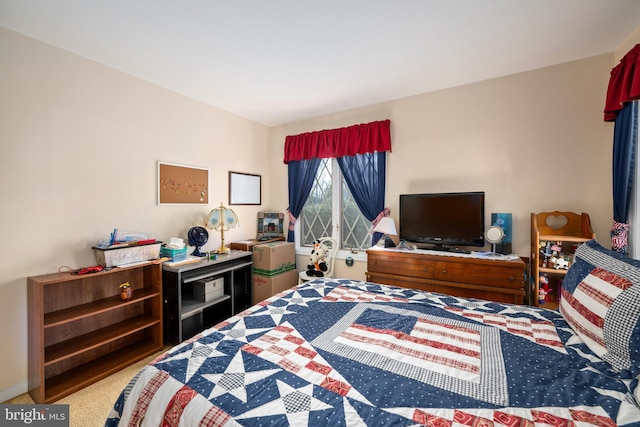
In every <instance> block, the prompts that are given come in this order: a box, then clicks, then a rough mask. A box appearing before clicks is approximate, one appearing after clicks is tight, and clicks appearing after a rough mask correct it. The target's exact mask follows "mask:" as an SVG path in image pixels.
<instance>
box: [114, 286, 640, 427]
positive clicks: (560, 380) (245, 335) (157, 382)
mask: <svg viewBox="0 0 640 427" xmlns="http://www.w3.org/2000/svg"><path fill="white" fill-rule="evenodd" d="M631 389H632V381H629V380H627V379H625V378H622V377H618V376H617V374H616V371H615V370H614V369H612V368H611V366H610V365H609V364H608V362H606V361H604V360H602V359H601V358H599V357H598V356H597V355H595V354H594V353H593V352H591V350H590V349H589V347H588V346H587V345H585V343H584V342H583V341H582V340H581V339H580V338H579V336H578V335H577V334H575V333H574V332H573V330H572V329H571V328H570V327H569V325H568V324H567V323H566V321H565V320H564V319H563V317H562V316H561V315H560V313H558V312H555V311H551V310H545V309H541V308H535V307H526V306H515V305H509V304H501V303H494V302H489V301H481V300H473V299H466V298H458V297H452V296H447V295H442V294H435V293H429V292H423V291H419V290H413V289H404V288H399V287H392V286H386V285H380V284H375V283H368V282H362V281H355V280H347V279H317V280H314V281H311V282H307V283H304V284H302V285H299V286H296V287H294V288H292V289H290V290H288V291H285V292H282V293H280V294H278V295H276V296H274V297H271V298H269V299H267V300H265V301H263V302H261V303H260V304H257V305H255V306H253V307H251V308H250V309H248V310H246V311H244V312H243V313H240V314H238V315H236V316H233V317H231V318H229V319H227V320H225V321H224V322H222V323H220V324H218V325H216V326H214V327H212V328H210V329H208V330H205V331H202V332H201V333H200V334H198V335H196V336H195V337H193V338H191V339H189V340H187V341H185V342H183V343H181V344H179V345H177V346H175V347H174V348H172V349H170V350H169V351H167V352H166V353H164V354H163V355H162V356H160V357H158V358H157V359H156V360H154V361H153V362H152V363H150V364H149V365H148V366H146V367H145V368H144V369H143V370H141V371H140V372H139V373H138V374H137V375H136V376H135V377H134V378H133V379H132V380H131V382H130V383H129V385H128V386H127V387H126V388H125V389H124V390H123V391H122V393H121V394H120V396H119V398H118V399H117V401H116V402H115V404H114V406H113V409H112V411H111V413H110V414H109V416H108V418H107V420H106V423H105V425H106V426H108V427H111V426H118V425H122V426H125V425H127V426H129V425H135V426H137V425H141V426H145V425H149V426H159V425H162V426H167V427H171V426H176V427H177V426H265V425H270V426H323V425H331V426H386V425H393V426H451V427H457V426H496V427H499V426H531V427H533V426H576V427H578V426H580V427H586V426H626V427H640V407H639V406H638V402H636V400H635V398H634V396H633V393H632V392H631V391H630V390H631Z"/></svg>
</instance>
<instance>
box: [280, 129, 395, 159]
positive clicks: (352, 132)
mask: <svg viewBox="0 0 640 427" xmlns="http://www.w3.org/2000/svg"><path fill="white" fill-rule="evenodd" d="M390 126H391V121H390V120H383V121H378V122H371V123H362V124H359V125H353V126H349V127H345V128H340V129H330V130H321V131H316V132H307V133H301V134H300V135H289V136H287V137H286V138H285V141H284V162H285V163H289V162H291V161H299V160H309V159H313V158H318V159H326V158H333V157H344V156H354V155H356V154H364V153H373V152H376V151H378V152H382V151H391V131H390Z"/></svg>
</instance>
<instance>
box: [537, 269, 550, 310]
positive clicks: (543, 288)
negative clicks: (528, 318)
mask: <svg viewBox="0 0 640 427" xmlns="http://www.w3.org/2000/svg"><path fill="white" fill-rule="evenodd" d="M539 283H540V285H539V287H538V302H539V303H540V304H544V303H546V302H547V301H548V300H549V290H550V289H549V276H547V275H546V274H541V275H540V278H539Z"/></svg>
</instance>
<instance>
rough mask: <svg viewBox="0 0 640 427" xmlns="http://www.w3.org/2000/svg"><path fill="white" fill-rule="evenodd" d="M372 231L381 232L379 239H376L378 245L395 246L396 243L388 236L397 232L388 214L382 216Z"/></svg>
mask: <svg viewBox="0 0 640 427" xmlns="http://www.w3.org/2000/svg"><path fill="white" fill-rule="evenodd" d="M373 231H375V232H377V233H382V234H383V236H382V237H381V238H380V240H378V246H380V247H385V248H395V246H396V245H395V243H393V240H392V239H391V237H389V236H395V235H396V234H398V232H397V231H396V223H395V222H394V221H393V219H392V218H391V217H390V216H385V217H383V218H382V219H381V220H380V221H379V222H378V224H376V226H375V227H374V228H373Z"/></svg>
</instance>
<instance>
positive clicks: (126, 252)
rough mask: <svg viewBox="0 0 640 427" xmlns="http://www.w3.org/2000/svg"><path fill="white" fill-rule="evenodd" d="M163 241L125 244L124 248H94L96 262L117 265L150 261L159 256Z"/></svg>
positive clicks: (105, 265)
mask: <svg viewBox="0 0 640 427" xmlns="http://www.w3.org/2000/svg"><path fill="white" fill-rule="evenodd" d="M161 245H162V243H161V242H158V243H152V244H150V245H137V246H125V247H122V248H112V249H101V248H96V247H94V248H93V254H94V255H95V256H96V263H97V264H98V265H101V266H103V267H117V266H120V265H127V264H133V263H136V262H142V261H149V260H152V259H156V258H158V254H160V246H161Z"/></svg>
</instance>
